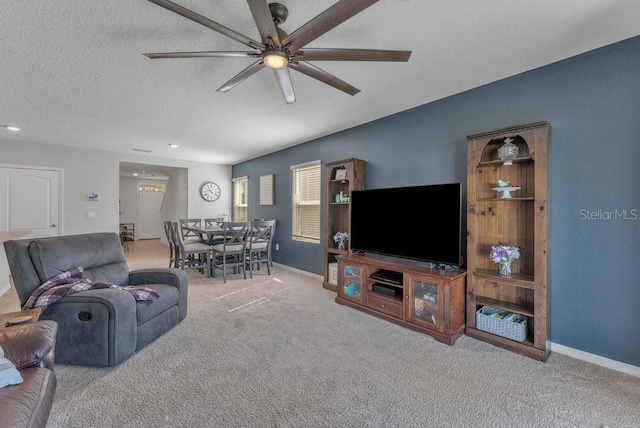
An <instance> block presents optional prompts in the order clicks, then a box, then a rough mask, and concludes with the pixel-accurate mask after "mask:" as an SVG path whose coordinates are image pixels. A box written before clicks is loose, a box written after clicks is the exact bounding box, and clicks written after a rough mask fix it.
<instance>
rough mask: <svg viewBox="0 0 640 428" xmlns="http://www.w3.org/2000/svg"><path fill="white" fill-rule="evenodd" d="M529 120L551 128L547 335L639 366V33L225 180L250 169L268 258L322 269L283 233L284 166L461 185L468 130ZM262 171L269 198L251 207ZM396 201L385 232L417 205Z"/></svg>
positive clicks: (313, 249)
mask: <svg viewBox="0 0 640 428" xmlns="http://www.w3.org/2000/svg"><path fill="white" fill-rule="evenodd" d="M470 66H471V65H470ZM431 84H434V85H435V84H437V82H431ZM328 90H329V89H328ZM292 108H295V106H292ZM537 120H547V121H548V122H549V124H550V125H551V128H552V131H551V153H550V167H551V172H550V174H551V177H550V182H551V238H550V243H549V248H550V253H551V262H550V273H551V275H550V276H551V284H550V287H551V316H550V318H551V320H550V321H551V337H550V340H551V341H552V342H554V343H558V344H561V345H565V346H568V347H570V348H574V349H578V350H582V351H585V352H589V353H592V354H596V355H600V356H603V357H606V358H610V359H613V360H617V361H621V362H624V363H628V364H631V365H634V366H640V327H639V326H640V174H639V172H638V171H639V168H640V37H635V38H632V39H628V40H625V41H622V42H620V43H616V44H614V45H610V46H606V47H603V48H600V49H597V50H594V51H591V52H587V53H585V54H582V55H579V56H576V57H573V58H569V59H567V60H564V61H560V62H557V63H554V64H550V65H548V66H545V67H541V68H538V69H535V70H532V71H529V72H526V73H523V74H519V75H517V76H514V77H510V78H507V79H504V80H501V81H498V82H494V83H491V84H488V85H485V86H482V87H479V88H475V89H472V90H469V91H466V92H463V93H460V94H457V95H454V96H451V97H448V98H445V99H442V100H438V101H435V102H432V103H429V104H426V105H423V106H420V107H416V108H414V109H411V110H408V111H405V112H401V113H398V114H395V115H393V116H389V117H386V118H383V119H379V120H377V121H374V122H371V123H368V124H365V125H362V126H358V127H355V128H352V129H349V130H346V131H343V132H339V133H336V134H333V135H330V136H327V137H323V138H320V139H317V140H314V141H310V142H307V143H304V144H301V145H298V146H295V147H292V148H289V149H286V150H282V151H279V152H276V153H273V154H270V155H267V156H264V157H261V158H257V159H253V160H251V161H247V162H244V163H241V164H238V165H235V166H234V167H233V176H234V177H239V176H244V175H247V176H249V193H250V198H249V203H250V217H251V218H253V217H264V218H276V219H277V220H278V226H277V231H276V238H275V241H276V242H277V243H279V244H280V250H279V251H276V252H275V253H274V260H275V261H276V262H278V263H282V264H285V265H289V266H292V267H294V268H297V269H301V270H305V271H309V272H313V273H316V274H323V249H322V245H314V244H308V243H300V242H294V241H292V240H291V189H290V187H291V176H290V170H289V167H290V166H291V165H293V164H297V163H302V162H307V161H311V160H316V159H319V160H322V162H323V163H324V162H327V161H333V160H339V159H345V158H351V157H355V158H360V159H364V160H365V161H366V187H367V188H379V187H395V186H404V185H418V184H434V183H446V182H454V181H460V182H462V183H463V184H464V188H465V189H466V148H467V147H466V136H467V135H469V134H473V133H477V132H481V131H489V130H493V129H496V128H502V127H507V126H511V125H518V124H521V123H526V122H532V121H537ZM265 174H275V202H276V205H275V206H270V207H264V206H260V205H259V201H258V190H259V185H258V180H259V176H260V175H265ZM465 197H466V191H465ZM400 203H401V202H400V201H388V202H385V201H382V203H381V205H380V211H379V212H378V213H372V215H378V216H380V226H381V235H382V236H384V235H388V234H391V233H393V231H392V230H389V229H388V228H386V226H388V225H389V224H390V223H391V222H390V219H392V220H393V222H397V221H401V219H402V217H401V213H402V211H403V210H407V209H417V208H418V204H417V202H416V203H413V204H411V205H409V206H407V205H399V204H400ZM323 233H324V231H323Z"/></svg>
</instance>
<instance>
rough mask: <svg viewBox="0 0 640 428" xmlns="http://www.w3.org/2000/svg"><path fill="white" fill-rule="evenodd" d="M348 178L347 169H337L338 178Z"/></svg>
mask: <svg viewBox="0 0 640 428" xmlns="http://www.w3.org/2000/svg"><path fill="white" fill-rule="evenodd" d="M346 179H347V169H346V168H339V169H336V180H346Z"/></svg>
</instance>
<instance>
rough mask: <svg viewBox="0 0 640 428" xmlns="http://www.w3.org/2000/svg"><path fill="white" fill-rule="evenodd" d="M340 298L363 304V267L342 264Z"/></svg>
mask: <svg viewBox="0 0 640 428" xmlns="http://www.w3.org/2000/svg"><path fill="white" fill-rule="evenodd" d="M340 266H341V272H340V280H341V281H340V286H339V287H338V293H340V297H343V298H345V299H349V300H354V301H356V302H358V303H361V304H362V303H363V286H362V284H363V282H362V267H361V266H359V265H353V264H347V263H345V264H342V263H341V264H340Z"/></svg>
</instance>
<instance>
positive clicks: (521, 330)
mask: <svg viewBox="0 0 640 428" xmlns="http://www.w3.org/2000/svg"><path fill="white" fill-rule="evenodd" d="M510 314H511V313H510V312H507V311H503V310H501V309H495V308H492V307H491V306H483V307H481V308H480V309H478V311H476V328H477V329H478V330H483V331H487V332H489V333H493V334H497V335H498V336H502V337H506V338H507V339H511V340H517V341H518V342H522V341H523V340H524V339H526V338H527V317H525V316H523V315H519V314H513V317H511V319H504V318H506V317H507V316H509V315H510ZM496 315H498V316H499V317H496Z"/></svg>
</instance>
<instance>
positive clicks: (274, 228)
mask: <svg viewBox="0 0 640 428" xmlns="http://www.w3.org/2000/svg"><path fill="white" fill-rule="evenodd" d="M253 221H264V219H263V218H254V219H253ZM271 221H273V227H272V228H271V242H270V243H269V250H268V251H269V264H270V265H271V267H273V258H272V257H271V248H272V247H273V238H275V236H276V221H275V219H274V220H271ZM258 270H260V265H258Z"/></svg>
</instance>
